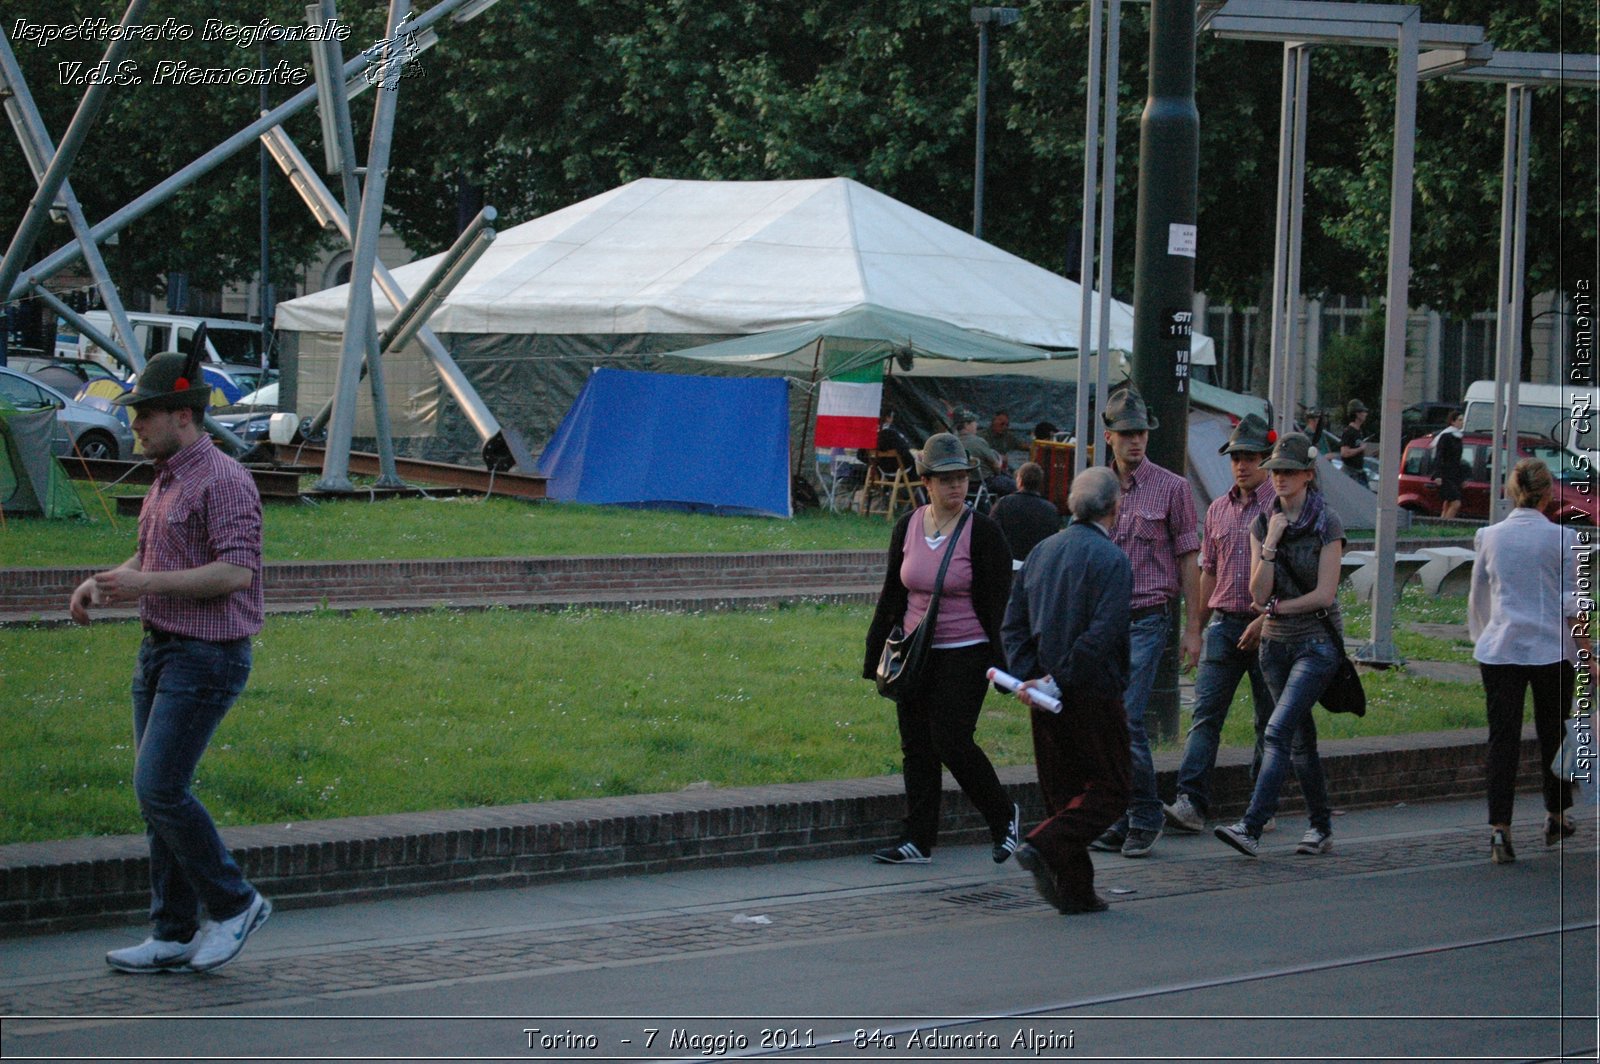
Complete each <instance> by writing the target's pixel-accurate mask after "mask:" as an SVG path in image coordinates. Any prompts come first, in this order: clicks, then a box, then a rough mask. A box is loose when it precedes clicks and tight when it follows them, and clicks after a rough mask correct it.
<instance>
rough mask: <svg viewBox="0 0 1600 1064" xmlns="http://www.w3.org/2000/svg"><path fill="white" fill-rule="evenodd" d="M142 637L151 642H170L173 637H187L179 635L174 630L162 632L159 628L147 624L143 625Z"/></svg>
mask: <svg viewBox="0 0 1600 1064" xmlns="http://www.w3.org/2000/svg"><path fill="white" fill-rule="evenodd" d="M144 637H145V638H146V639H148V640H150V642H152V643H170V642H172V641H173V640H174V639H187V638H189V637H188V636H185V635H179V634H178V633H176V632H163V631H162V630H161V629H159V628H154V627H152V626H150V625H148V624H147V625H145V626H144Z"/></svg>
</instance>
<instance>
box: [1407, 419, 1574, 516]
mask: <svg viewBox="0 0 1600 1064" xmlns="http://www.w3.org/2000/svg"><path fill="white" fill-rule="evenodd" d="M1434 438H1435V437H1434V436H1433V435H1428V436H1418V437H1417V438H1416V439H1414V440H1412V441H1410V442H1409V443H1407V444H1406V450H1405V455H1404V457H1403V458H1402V459H1401V462H1400V505H1401V506H1403V507H1405V508H1406V509H1407V510H1410V511H1412V512H1413V513H1419V514H1426V515H1428V516H1430V517H1437V516H1438V515H1439V512H1440V509H1441V500H1440V498H1439V485H1438V484H1437V483H1436V482H1435V481H1434V479H1433V441H1434ZM1491 442H1492V441H1491V438H1490V437H1489V435H1488V434H1486V433H1468V434H1466V435H1464V436H1462V437H1461V461H1462V463H1463V464H1465V465H1466V467H1467V469H1468V470H1469V472H1468V473H1467V479H1466V483H1464V484H1462V486H1461V516H1462V517H1475V518H1479V519H1482V518H1486V517H1488V516H1489V498H1490V495H1489V450H1490V444H1491ZM1517 457H1518V458H1538V459H1540V460H1542V461H1543V462H1544V464H1545V465H1547V466H1549V467H1550V473H1551V475H1553V476H1554V477H1555V479H1556V487H1555V492H1554V493H1553V494H1552V496H1551V500H1550V505H1549V506H1548V507H1546V509H1545V514H1546V515H1547V516H1548V517H1549V518H1550V519H1551V520H1552V521H1559V522H1562V523H1569V522H1577V523H1582V524H1590V525H1592V524H1596V523H1600V522H1597V521H1596V519H1595V515H1596V511H1597V509H1600V501H1597V495H1596V490H1595V489H1596V485H1595V479H1594V475H1593V473H1592V472H1591V471H1589V470H1587V469H1580V468H1579V467H1578V466H1577V464H1576V462H1577V456H1576V455H1574V454H1572V453H1571V452H1569V451H1566V450H1564V449H1562V448H1561V447H1559V446H1557V445H1556V444H1554V443H1551V442H1550V441H1549V440H1547V439H1545V438H1544V437H1543V436H1523V437H1521V438H1520V439H1519V440H1518V441H1517ZM1509 469H1510V466H1509V465H1507V467H1506V470H1507V471H1509Z"/></svg>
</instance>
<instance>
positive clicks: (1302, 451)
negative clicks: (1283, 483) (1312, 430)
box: [1261, 432, 1317, 471]
mask: <svg viewBox="0 0 1600 1064" xmlns="http://www.w3.org/2000/svg"><path fill="white" fill-rule="evenodd" d="M1316 465H1317V449H1316V448H1315V447H1313V446H1312V445H1311V437H1309V436H1307V435H1306V434H1305V433H1303V432H1286V433H1284V434H1283V435H1282V436H1280V437H1278V444H1277V446H1276V447H1274V448H1273V449H1272V457H1271V458H1268V459H1267V460H1266V461H1265V462H1262V463H1261V468H1262V469H1265V470H1268V471H1271V470H1277V469H1285V470H1306V469H1315V468H1316Z"/></svg>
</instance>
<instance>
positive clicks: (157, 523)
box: [139, 436, 263, 643]
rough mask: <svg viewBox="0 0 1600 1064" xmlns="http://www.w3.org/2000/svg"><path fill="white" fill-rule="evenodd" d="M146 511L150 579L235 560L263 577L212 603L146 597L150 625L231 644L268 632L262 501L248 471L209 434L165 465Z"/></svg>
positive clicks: (143, 538)
mask: <svg viewBox="0 0 1600 1064" xmlns="http://www.w3.org/2000/svg"><path fill="white" fill-rule="evenodd" d="M155 468H156V480H155V484H154V485H153V486H152V487H151V488H150V494H148V495H146V496H145V500H144V506H143V507H141V508H140V510H139V568H140V569H142V570H143V571H145V572H147V573H168V572H173V571H175V570H180V569H197V568H199V567H200V566H202V565H207V564H209V563H211V562H229V563H231V564H233V565H238V566H243V567H244V568H246V569H249V570H250V571H251V572H252V573H254V574H255V577H254V578H253V579H252V580H251V581H250V586H249V587H248V588H246V589H245V590H243V591H236V592H234V593H233V594H231V595H222V596H218V597H216V598H209V599H189V598H180V597H178V596H176V595H144V596H142V597H141V598H140V599H139V619H140V620H142V621H143V622H144V624H145V626H146V627H149V628H154V629H157V630H158V631H162V632H168V633H171V634H172V635H181V636H187V637H189V638H191V639H207V640H211V641H212V642H219V643H220V642H224V641H227V640H231V639H242V638H244V637H245V636H250V635H254V634H255V633H257V632H259V631H260V630H261V615H262V612H263V602H262V593H261V495H260V493H259V492H257V491H256V485H255V481H253V480H251V479H250V474H249V473H248V472H246V471H245V468H244V466H242V465H240V464H239V463H238V462H235V461H234V460H233V459H232V458H229V457H228V456H227V455H225V454H223V453H222V452H221V451H219V450H218V449H217V448H216V446H215V445H214V444H213V443H212V442H211V437H210V436H201V437H200V438H199V439H198V440H196V441H195V442H193V443H191V444H189V445H188V446H187V447H184V448H183V449H182V450H180V451H179V452H178V453H177V454H175V455H173V456H172V457H171V458H168V459H166V460H165V461H161V462H157V463H156V464H155Z"/></svg>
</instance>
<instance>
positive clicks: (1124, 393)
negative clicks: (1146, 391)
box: [1100, 388, 1161, 432]
mask: <svg viewBox="0 0 1600 1064" xmlns="http://www.w3.org/2000/svg"><path fill="white" fill-rule="evenodd" d="M1100 419H1101V420H1102V421H1104V422H1105V425H1106V428H1108V429H1110V430H1111V431H1112V432H1149V431H1151V430H1153V429H1158V428H1160V427H1161V422H1159V421H1157V420H1156V419H1155V418H1153V417H1151V416H1150V408H1149V407H1147V406H1146V405H1145V402H1144V396H1142V395H1140V394H1139V393H1138V392H1136V391H1134V390H1133V389H1132V388H1120V389H1118V390H1117V391H1114V392H1112V393H1111V395H1110V397H1108V398H1107V399H1106V409H1105V413H1103V414H1101V415H1100Z"/></svg>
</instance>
